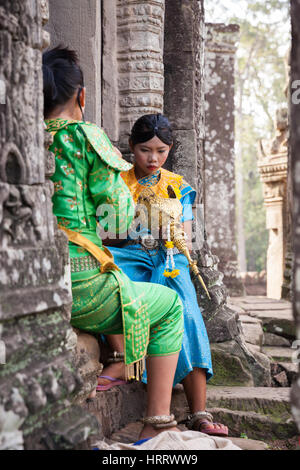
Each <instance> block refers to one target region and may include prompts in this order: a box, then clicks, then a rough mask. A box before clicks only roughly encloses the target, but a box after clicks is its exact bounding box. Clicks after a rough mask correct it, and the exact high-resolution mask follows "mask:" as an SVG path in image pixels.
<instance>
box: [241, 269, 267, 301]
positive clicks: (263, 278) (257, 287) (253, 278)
mask: <svg viewBox="0 0 300 470" xmlns="http://www.w3.org/2000/svg"><path fill="white" fill-rule="evenodd" d="M241 279H242V282H243V285H244V287H245V294H246V295H267V273H266V271H261V272H256V271H246V272H243V273H241Z"/></svg>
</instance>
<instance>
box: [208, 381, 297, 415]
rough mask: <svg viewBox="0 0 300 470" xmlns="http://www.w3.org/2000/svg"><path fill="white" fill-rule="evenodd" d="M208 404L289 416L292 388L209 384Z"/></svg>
mask: <svg viewBox="0 0 300 470" xmlns="http://www.w3.org/2000/svg"><path fill="white" fill-rule="evenodd" d="M207 406H208V407H209V408H228V409H230V410H236V411H250V412H256V413H260V414H262V415H271V416H277V417H282V416H283V417H286V418H289V417H290V416H291V414H290V388H288V387H286V388H272V387H210V386H208V388H207Z"/></svg>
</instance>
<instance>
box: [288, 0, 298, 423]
mask: <svg viewBox="0 0 300 470" xmlns="http://www.w3.org/2000/svg"><path fill="white" fill-rule="evenodd" d="M291 15H292V53H291V85H292V89H291V94H292V102H291V116H290V126H291V127H290V132H291V138H290V150H291V173H292V175H293V180H292V185H293V216H292V217H293V236H292V241H293V253H294V276H293V293H294V294H293V308H294V316H295V322H296V329H297V336H298V339H299V340H300V238H299V231H300V153H299V148H300V103H299V80H300V26H299V17H300V0H292V1H291ZM298 350H299V347H298ZM291 400H292V412H293V415H294V418H295V421H296V423H297V424H298V428H299V432H300V374H299V375H298V380H296V381H295V382H294V384H293V387H292V395H291Z"/></svg>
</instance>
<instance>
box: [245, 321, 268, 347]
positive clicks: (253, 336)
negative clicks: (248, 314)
mask: <svg viewBox="0 0 300 470" xmlns="http://www.w3.org/2000/svg"><path fill="white" fill-rule="evenodd" d="M242 330H243V333H244V336H245V341H246V342H247V343H251V344H256V345H257V346H262V342H263V329H262V326H261V324H260V323H244V322H242Z"/></svg>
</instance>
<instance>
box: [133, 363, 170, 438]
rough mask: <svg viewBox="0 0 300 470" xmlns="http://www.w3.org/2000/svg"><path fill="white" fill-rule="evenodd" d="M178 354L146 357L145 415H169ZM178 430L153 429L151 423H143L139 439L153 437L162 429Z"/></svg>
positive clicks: (163, 429)
mask: <svg viewBox="0 0 300 470" xmlns="http://www.w3.org/2000/svg"><path fill="white" fill-rule="evenodd" d="M177 361H178V354H173V355H170V356H157V357H148V358H147V377H148V384H147V413H146V416H160V415H169V414H170V406H171V398H172V386H173V380H174V375H175V370H176V366H177ZM166 430H169V431H179V429H178V428H176V427H173V428H162V429H155V428H154V427H153V426H151V425H148V424H147V425H145V426H144V428H143V430H142V432H141V434H140V439H144V438H147V437H154V436H156V435H157V434H159V433H160V432H163V431H166Z"/></svg>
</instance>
